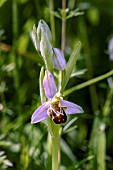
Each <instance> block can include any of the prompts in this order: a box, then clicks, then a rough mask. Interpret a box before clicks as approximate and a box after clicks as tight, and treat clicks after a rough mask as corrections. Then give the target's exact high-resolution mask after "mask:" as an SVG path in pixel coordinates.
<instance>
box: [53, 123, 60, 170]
mask: <svg viewBox="0 0 113 170" xmlns="http://www.w3.org/2000/svg"><path fill="white" fill-rule="evenodd" d="M52 128H53V133H54V137H53V138H52V170H59V160H58V157H59V156H58V154H59V140H60V135H59V128H60V126H59V125H56V124H53V127H52Z"/></svg>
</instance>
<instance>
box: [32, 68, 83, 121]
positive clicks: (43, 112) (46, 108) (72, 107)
mask: <svg viewBox="0 0 113 170" xmlns="http://www.w3.org/2000/svg"><path fill="white" fill-rule="evenodd" d="M43 86H44V90H45V94H46V97H47V98H48V101H47V102H45V103H43V104H42V105H41V106H40V107H39V108H37V109H36V110H35V112H34V113H33V115H32V119H31V123H38V122H41V121H43V120H45V119H47V118H48V117H51V119H52V120H53V122H54V123H56V124H61V123H65V122H66V120H67V114H76V113H82V112H83V109H82V108H81V107H80V106H78V105H77V104H74V103H72V102H69V101H66V100H63V99H62V97H61V94H60V93H59V92H57V88H56V85H55V82H54V77H53V75H52V74H51V73H50V72H49V71H46V72H45V76H44V80H43Z"/></svg>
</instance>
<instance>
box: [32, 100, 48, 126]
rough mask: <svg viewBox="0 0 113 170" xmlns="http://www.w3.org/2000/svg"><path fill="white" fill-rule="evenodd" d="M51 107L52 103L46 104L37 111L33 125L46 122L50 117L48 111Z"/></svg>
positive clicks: (33, 118) (33, 116)
mask: <svg viewBox="0 0 113 170" xmlns="http://www.w3.org/2000/svg"><path fill="white" fill-rule="evenodd" d="M49 106H50V102H45V103H44V104H42V105H41V106H40V107H39V108H38V109H36V110H35V112H34V113H33V115H32V118H31V123H38V122H41V121H43V120H45V119H46V118H47V117H48V115H47V109H48V107H49Z"/></svg>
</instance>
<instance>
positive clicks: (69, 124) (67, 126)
mask: <svg viewBox="0 0 113 170" xmlns="http://www.w3.org/2000/svg"><path fill="white" fill-rule="evenodd" d="M77 119H78V117H74V118H73V119H72V120H70V121H69V122H68V123H67V124H66V126H64V128H63V132H65V131H66V130H67V129H68V128H69V127H70V126H71V125H72V124H73V123H74V122H75V121H76V120H77Z"/></svg>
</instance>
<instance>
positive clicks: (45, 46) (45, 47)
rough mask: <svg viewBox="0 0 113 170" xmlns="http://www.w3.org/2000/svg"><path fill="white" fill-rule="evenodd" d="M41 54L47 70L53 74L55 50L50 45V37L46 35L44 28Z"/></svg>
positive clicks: (42, 30)
mask: <svg viewBox="0 0 113 170" xmlns="http://www.w3.org/2000/svg"><path fill="white" fill-rule="evenodd" d="M40 52H41V55H42V57H43V59H44V62H45V65H46V69H47V70H49V71H50V72H52V70H53V59H52V58H53V49H52V45H51V44H50V41H49V39H48V37H47V36H46V33H45V31H44V28H43V27H41V41H40Z"/></svg>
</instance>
